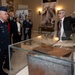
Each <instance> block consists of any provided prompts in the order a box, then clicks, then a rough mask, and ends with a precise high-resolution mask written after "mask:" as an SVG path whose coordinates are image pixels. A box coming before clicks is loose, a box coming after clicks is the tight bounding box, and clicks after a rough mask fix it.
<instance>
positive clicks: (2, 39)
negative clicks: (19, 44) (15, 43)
mask: <svg viewBox="0 0 75 75" xmlns="http://www.w3.org/2000/svg"><path fill="white" fill-rule="evenodd" d="M7 19H8V13H7V7H5V6H1V7H0V75H8V74H7V73H5V72H4V71H3V69H2V66H3V61H4V57H6V59H5V64H4V67H5V68H8V67H9V66H8V65H9V63H8V45H9V44H10V36H9V32H8V27H7V25H6V23H5V22H6V20H7Z"/></svg>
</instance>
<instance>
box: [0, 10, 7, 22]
mask: <svg viewBox="0 0 75 75" xmlns="http://www.w3.org/2000/svg"><path fill="white" fill-rule="evenodd" d="M0 19H2V20H4V21H6V20H7V19H8V13H7V12H5V11H0Z"/></svg>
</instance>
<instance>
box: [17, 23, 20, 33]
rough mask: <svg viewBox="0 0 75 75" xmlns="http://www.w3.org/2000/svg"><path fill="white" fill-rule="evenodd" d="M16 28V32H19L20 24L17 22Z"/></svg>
mask: <svg viewBox="0 0 75 75" xmlns="http://www.w3.org/2000/svg"><path fill="white" fill-rule="evenodd" d="M17 28H18V32H20V23H19V22H17Z"/></svg>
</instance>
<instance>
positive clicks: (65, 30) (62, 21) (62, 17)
mask: <svg viewBox="0 0 75 75" xmlns="http://www.w3.org/2000/svg"><path fill="white" fill-rule="evenodd" d="M58 17H59V21H58V23H57V36H58V37H59V39H60V40H61V41H62V40H71V39H70V35H71V34H72V26H71V25H72V23H75V18H72V17H71V16H68V17H66V11H65V10H64V9H61V10H59V11H58Z"/></svg>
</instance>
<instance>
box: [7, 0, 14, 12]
mask: <svg viewBox="0 0 75 75" xmlns="http://www.w3.org/2000/svg"><path fill="white" fill-rule="evenodd" d="M6 3H7V7H8V10H9V11H14V3H13V0H6Z"/></svg>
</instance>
